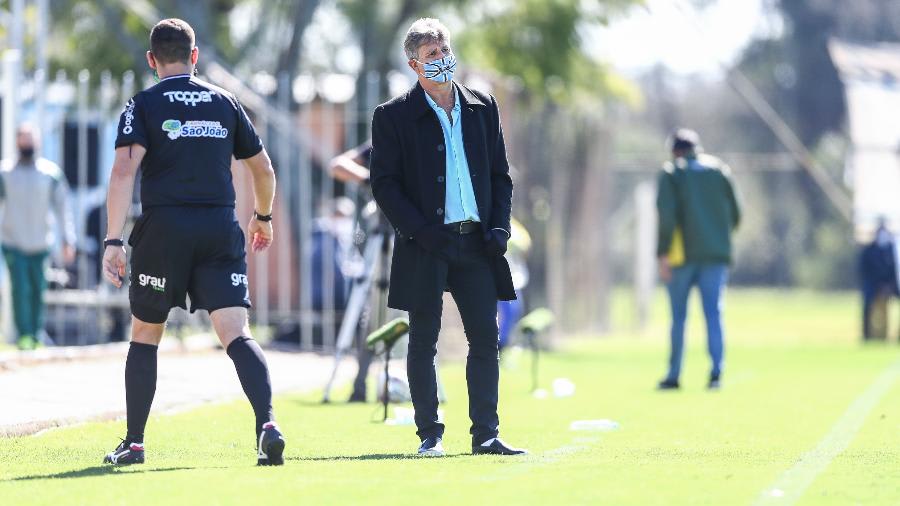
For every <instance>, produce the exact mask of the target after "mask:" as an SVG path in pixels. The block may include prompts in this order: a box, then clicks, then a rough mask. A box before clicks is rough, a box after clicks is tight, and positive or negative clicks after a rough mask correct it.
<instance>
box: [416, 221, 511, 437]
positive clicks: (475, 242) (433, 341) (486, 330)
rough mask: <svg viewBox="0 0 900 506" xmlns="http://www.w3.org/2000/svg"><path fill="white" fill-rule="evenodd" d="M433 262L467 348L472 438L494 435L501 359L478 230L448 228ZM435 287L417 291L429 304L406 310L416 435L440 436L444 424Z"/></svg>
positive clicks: (494, 307)
mask: <svg viewBox="0 0 900 506" xmlns="http://www.w3.org/2000/svg"><path fill="white" fill-rule="evenodd" d="M437 256H438V257H439V261H438V263H439V264H440V266H441V269H440V271H441V272H440V274H441V278H442V281H443V282H444V286H445V287H446V288H447V289H448V290H449V291H450V293H451V294H452V295H453V299H454V300H455V301H456V305H457V306H458V307H459V312H460V316H461V317H462V322H463V327H464V328H465V332H466V339H467V340H468V342H469V354H468V358H467V360H466V382H467V384H468V391H469V418H470V419H471V420H472V428H471V429H470V433H471V434H472V442H473V443H475V444H480V443H482V442H483V441H486V440H488V439H491V438H494V437H497V430H498V427H499V425H500V421H499V418H498V417H497V386H498V382H499V379H500V364H499V350H498V342H497V341H498V333H497V289H496V286H495V285H494V278H493V275H492V273H491V267H490V263H489V259H488V258H487V257H486V256H485V252H484V242H483V240H482V238H481V234H479V233H473V234H467V235H458V234H452V240H451V241H450V244H449V245H448V246H447V247H446V248H444V250H443V251H441V252H438V254H437ZM442 295H443V290H441V291H440V292H439V293H433V294H422V296H423V297H427V298H428V299H432V300H436V303H435V304H426V306H427V307H429V308H430V309H423V310H418V311H413V312H411V313H410V315H409V320H410V331H409V353H408V354H407V374H408V376H409V387H410V393H411V394H412V402H413V407H414V408H415V411H416V415H415V420H416V427H417V428H418V430H417V432H416V434H418V435H419V437H420V438H421V439H423V440H424V439H425V438H428V437H442V436H443V433H444V424H442V423H440V422H438V416H437V410H438V394H437V377H436V374H435V368H434V360H435V355H436V354H437V341H438V333H439V332H440V330H441V312H442V304H441V302H440V301H441V297H442Z"/></svg>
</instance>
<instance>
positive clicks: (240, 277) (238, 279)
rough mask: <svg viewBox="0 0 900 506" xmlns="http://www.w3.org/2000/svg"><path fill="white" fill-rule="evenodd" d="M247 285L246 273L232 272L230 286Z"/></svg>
mask: <svg viewBox="0 0 900 506" xmlns="http://www.w3.org/2000/svg"><path fill="white" fill-rule="evenodd" d="M238 285H244V286H246V285H247V275H246V274H238V273H234V274H232V275H231V286H238Z"/></svg>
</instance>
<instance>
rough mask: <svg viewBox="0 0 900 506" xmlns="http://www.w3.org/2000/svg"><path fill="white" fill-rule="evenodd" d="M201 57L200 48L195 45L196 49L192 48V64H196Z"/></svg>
mask: <svg viewBox="0 0 900 506" xmlns="http://www.w3.org/2000/svg"><path fill="white" fill-rule="evenodd" d="M199 59H200V48H199V47H197V46H194V49H191V65H196V64H197V60H199Z"/></svg>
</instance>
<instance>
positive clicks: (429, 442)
mask: <svg viewBox="0 0 900 506" xmlns="http://www.w3.org/2000/svg"><path fill="white" fill-rule="evenodd" d="M419 455H421V456H422V457H443V456H444V445H442V444H441V438H439V437H427V438H425V440H424V441H422V445H421V446H419Z"/></svg>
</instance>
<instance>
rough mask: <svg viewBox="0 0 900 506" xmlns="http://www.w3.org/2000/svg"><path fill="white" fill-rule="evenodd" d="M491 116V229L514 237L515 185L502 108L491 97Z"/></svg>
mask: <svg viewBox="0 0 900 506" xmlns="http://www.w3.org/2000/svg"><path fill="white" fill-rule="evenodd" d="M491 115H492V116H493V117H492V120H493V121H492V123H493V126H494V128H493V131H492V132H491V135H493V139H492V143H493V146H492V148H493V156H492V158H491V223H490V227H491V228H492V229H494V228H500V229H503V230H505V231H506V233H507V234H508V235H510V236H511V235H512V232H511V226H510V217H511V214H512V193H513V183H512V178H511V177H509V161H508V160H507V158H506V142H505V141H504V140H503V127H502V126H501V125H500V108H499V106H498V105H497V100H496V99H495V98H494V97H493V96H491Z"/></svg>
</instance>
